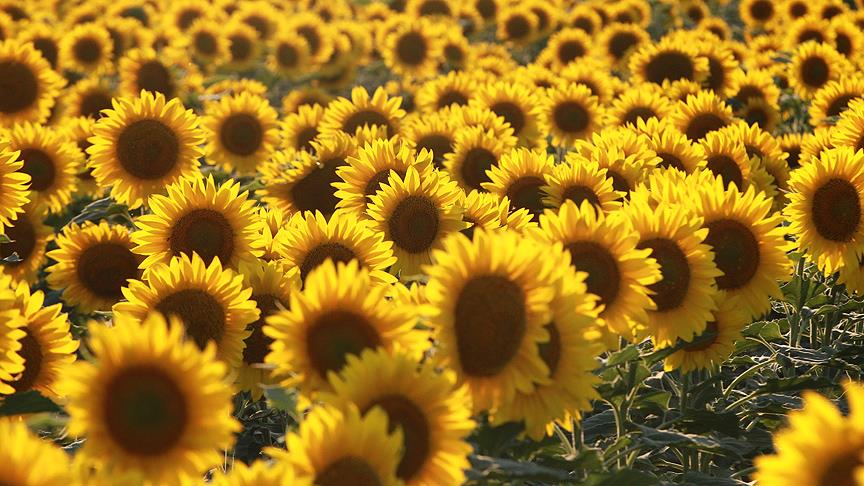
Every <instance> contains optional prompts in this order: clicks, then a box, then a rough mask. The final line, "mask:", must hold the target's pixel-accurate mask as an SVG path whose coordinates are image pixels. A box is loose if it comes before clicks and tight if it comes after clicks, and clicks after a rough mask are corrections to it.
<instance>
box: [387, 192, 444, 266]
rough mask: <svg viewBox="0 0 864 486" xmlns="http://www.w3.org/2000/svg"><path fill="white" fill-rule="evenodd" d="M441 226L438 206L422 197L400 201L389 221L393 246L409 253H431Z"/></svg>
mask: <svg viewBox="0 0 864 486" xmlns="http://www.w3.org/2000/svg"><path fill="white" fill-rule="evenodd" d="M439 226H440V221H439V212H438V206H436V204H435V202H434V201H432V200H431V199H429V198H428V197H426V196H422V195H411V196H408V197H406V198H405V199H403V200H402V201H400V202H399V204H398V205H397V206H396V208H395V209H394V210H393V212H392V213H391V214H390V219H389V221H387V227H388V228H389V230H390V239H391V240H393V244H394V245H396V246H397V247H399V248H400V249H402V250H404V251H406V252H408V253H423V252H425V251H429V250H430V249H431V247H432V243H434V242H435V240H436V239H437V238H438V229H439Z"/></svg>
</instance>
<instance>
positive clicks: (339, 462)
mask: <svg viewBox="0 0 864 486" xmlns="http://www.w3.org/2000/svg"><path fill="white" fill-rule="evenodd" d="M285 445H286V447H287V448H288V450H287V452H285V451H282V450H278V449H273V450H270V451H268V452H271V453H272V454H273V455H274V456H275V457H276V458H277V459H279V460H280V461H286V462H288V463H290V464H291V465H292V466H293V468H294V474H295V481H300V483H298V484H303V482H307V483H314V484H315V485H317V486H343V485H345V484H349V483H350V484H356V485H358V486H359V485H370V486H371V485H377V486H399V485H401V484H403V483H402V481H400V480H398V479H397V478H396V465H397V464H398V463H399V457H400V449H401V447H402V432H400V431H398V430H397V431H394V432H389V431H388V424H387V414H386V413H385V412H384V410H381V408H378V407H376V408H373V409H372V410H370V411H369V412H367V413H366V414H365V415H360V412H359V411H358V410H357V407H354V406H350V407H348V408H347V409H346V410H344V411H342V410H339V409H336V408H332V407H317V408H315V409H313V410H312V412H311V413H310V414H309V415H307V416H306V417H305V418H304V420H303V423H301V424H300V428H299V430H298V431H296V432H292V433H290V434H288V436H287V437H286V438H285Z"/></svg>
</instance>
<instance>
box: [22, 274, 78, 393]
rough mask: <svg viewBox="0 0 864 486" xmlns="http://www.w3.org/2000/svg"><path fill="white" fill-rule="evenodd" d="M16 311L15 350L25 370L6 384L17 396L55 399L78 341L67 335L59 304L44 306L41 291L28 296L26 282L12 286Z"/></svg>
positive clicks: (65, 318)
mask: <svg viewBox="0 0 864 486" xmlns="http://www.w3.org/2000/svg"><path fill="white" fill-rule="evenodd" d="M13 285H14V284H13ZM15 307H17V308H18V309H19V311H20V312H21V316H22V317H23V318H24V324H23V326H22V327H21V330H22V331H24V336H23V337H22V338H21V340H20V343H21V349H19V350H18V354H19V355H20V356H21V357H22V358H24V369H23V370H22V371H21V372H20V373H19V374H18V375H16V376H13V377H12V380H9V381H6V383H5V384H6V385H9V386H11V387H12V388H14V389H15V392H16V393H23V392H27V391H30V390H37V391H39V392H40V393H42V394H43V395H45V396H48V397H52V398H54V399H57V398H58V396H59V394H58V392H57V388H56V386H57V381H58V380H59V379H60V378H61V376H62V375H63V374H65V373H66V371H67V370H68V367H69V364H70V363H73V362H74V361H75V351H76V350H77V349H78V341H75V340H73V339H72V335H71V334H70V332H69V329H70V327H69V320H68V319H67V317H66V314H64V313H62V312H61V308H62V305H61V304H54V305H47V306H46V305H45V294H43V293H42V291H41V290H37V291H35V292H32V293H31V291H30V286H29V285H28V283H27V282H18V283H17V285H16V286H15Z"/></svg>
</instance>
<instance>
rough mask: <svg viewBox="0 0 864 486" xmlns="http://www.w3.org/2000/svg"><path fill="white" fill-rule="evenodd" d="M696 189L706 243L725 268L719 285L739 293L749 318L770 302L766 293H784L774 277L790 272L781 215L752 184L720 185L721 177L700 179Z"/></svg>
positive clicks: (778, 277)
mask: <svg viewBox="0 0 864 486" xmlns="http://www.w3.org/2000/svg"><path fill="white" fill-rule="evenodd" d="M696 193H697V195H698V197H697V198H696V208H697V209H696V212H697V214H699V215H700V216H702V218H703V227H705V228H708V237H707V238H706V239H705V243H706V244H708V246H710V247H711V248H712V250H713V251H714V262H715V263H716V264H717V268H719V269H720V271H721V272H723V275H722V276H720V277H718V278H717V288H718V289H720V290H722V291H725V292H726V293H727V294H728V295H730V296H738V297H739V298H740V301H739V305H740V306H741V307H742V308H743V309H744V310H745V311H746V312H747V313H749V314H750V316H751V317H757V316H759V315H761V314H763V313H764V312H766V311H768V310H769V309H770V307H771V302H770V300H769V297H774V298H781V297H782V294H781V292H780V287H779V285H778V281H784V280H786V279H788V278H789V275H790V273H791V265H790V264H789V259H788V257H787V256H786V249H787V247H788V246H789V245H788V244H787V243H786V242H785V241H784V234H785V232H786V231H785V229H784V228H781V227H779V226H780V221H781V217H780V215H779V214H777V213H771V202H772V201H771V199H769V198H767V197H765V196H764V195H763V194H761V193H757V192H756V190H755V189H754V188H753V187H750V188H748V189H747V190H746V191H744V192H741V191H740V190H739V189H738V188H737V187H736V186H729V187H728V188H724V185H723V181H722V180H721V179H719V178H715V179H713V181H712V180H711V179H708V180H707V181H706V182H703V183H702V184H700V185H699V187H698V189H697V191H696ZM688 197H689V196H688Z"/></svg>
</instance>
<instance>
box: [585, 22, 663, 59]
mask: <svg viewBox="0 0 864 486" xmlns="http://www.w3.org/2000/svg"><path fill="white" fill-rule="evenodd" d="M650 42H651V36H650V35H649V34H648V32H646V31H645V29H643V28H641V27H639V26H636V25H632V24H611V25H609V26H608V27H606V28H604V29H603V30H602V31H601V32H600V33H599V34H598V36H597V40H596V41H595V43H594V46H595V47H596V48H597V51H598V55H600V56H602V57H603V58H604V59H605V61H606V62H607V63H608V64H609V65H611V66H618V67H623V66H626V64H627V60H628V59H629V57H630V55H631V54H632V53H633V51H635V50H636V49H638V48H639V47H640V46H642V45H645V44H648V43H650Z"/></svg>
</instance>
